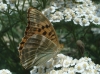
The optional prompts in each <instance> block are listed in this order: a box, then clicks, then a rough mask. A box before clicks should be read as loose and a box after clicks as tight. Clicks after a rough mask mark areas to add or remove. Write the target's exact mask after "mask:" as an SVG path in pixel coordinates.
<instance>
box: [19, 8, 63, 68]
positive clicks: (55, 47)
mask: <svg viewBox="0 0 100 74" xmlns="http://www.w3.org/2000/svg"><path fill="white" fill-rule="evenodd" d="M27 20H28V23H27V27H26V30H25V33H24V37H23V38H22V41H21V42H20V44H19V49H18V51H19V58H20V62H21V64H22V66H23V67H24V68H25V69H30V68H32V67H33V66H40V65H43V64H45V63H46V62H47V61H48V60H49V59H50V58H52V57H54V56H56V55H57V53H58V52H60V50H61V48H62V45H60V43H59V41H58V37H57V35H56V32H55V30H54V28H53V26H52V24H51V23H50V21H49V20H48V19H47V18H46V17H45V16H44V15H43V14H42V13H41V12H40V11H39V10H37V9H35V8H33V7H30V8H29V9H28V14H27Z"/></svg>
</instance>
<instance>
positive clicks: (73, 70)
mask: <svg viewBox="0 0 100 74" xmlns="http://www.w3.org/2000/svg"><path fill="white" fill-rule="evenodd" d="M68 74H76V73H75V69H74V68H73V67H70V68H69V69H68Z"/></svg>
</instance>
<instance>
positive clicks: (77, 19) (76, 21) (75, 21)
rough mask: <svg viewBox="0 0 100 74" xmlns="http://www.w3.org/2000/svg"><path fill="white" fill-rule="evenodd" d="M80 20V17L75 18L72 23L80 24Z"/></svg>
mask: <svg viewBox="0 0 100 74" xmlns="http://www.w3.org/2000/svg"><path fill="white" fill-rule="evenodd" d="M81 21H82V20H81V18H80V17H75V18H74V19H73V22H74V24H76V25H77V24H80V23H81Z"/></svg>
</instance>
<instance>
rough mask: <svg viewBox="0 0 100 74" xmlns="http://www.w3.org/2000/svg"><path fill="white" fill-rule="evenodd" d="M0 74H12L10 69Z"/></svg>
mask: <svg viewBox="0 0 100 74" xmlns="http://www.w3.org/2000/svg"><path fill="white" fill-rule="evenodd" d="M0 74H12V73H11V72H10V71H9V70H8V69H2V70H0Z"/></svg>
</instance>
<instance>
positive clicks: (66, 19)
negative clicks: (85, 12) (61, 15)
mask: <svg viewBox="0 0 100 74" xmlns="http://www.w3.org/2000/svg"><path fill="white" fill-rule="evenodd" d="M71 20H72V16H71V15H70V14H67V15H66V16H65V22H68V21H71Z"/></svg>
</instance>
